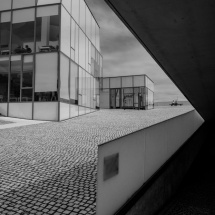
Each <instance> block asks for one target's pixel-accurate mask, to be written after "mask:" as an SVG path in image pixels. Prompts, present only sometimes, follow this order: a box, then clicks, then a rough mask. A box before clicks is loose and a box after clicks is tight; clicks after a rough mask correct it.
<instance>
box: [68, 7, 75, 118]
mask: <svg viewBox="0 0 215 215" xmlns="http://www.w3.org/2000/svg"><path fill="white" fill-rule="evenodd" d="M71 6H72V3H71ZM69 15H70V32H69V33H70V58H69V80H68V81H69V83H68V88H69V89H68V90H69V118H70V116H71V113H70V111H71V108H70V105H71V104H70V103H71V101H70V96H71V95H70V88H71V83H70V78H71V48H72V33H71V31H72V17H71V8H70V13H69ZM72 49H73V48H72ZM74 59H75V54H74Z"/></svg>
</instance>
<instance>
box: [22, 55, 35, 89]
mask: <svg viewBox="0 0 215 215" xmlns="http://www.w3.org/2000/svg"><path fill="white" fill-rule="evenodd" d="M33 67H34V65H33V56H25V57H24V62H23V72H22V88H25V87H32V82H33Z"/></svg>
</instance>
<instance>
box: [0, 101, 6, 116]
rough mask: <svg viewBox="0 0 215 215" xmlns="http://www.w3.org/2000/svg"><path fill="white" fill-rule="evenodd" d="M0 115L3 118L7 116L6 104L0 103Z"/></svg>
mask: <svg viewBox="0 0 215 215" xmlns="http://www.w3.org/2000/svg"><path fill="white" fill-rule="evenodd" d="M0 113H1V115H3V116H7V103H0Z"/></svg>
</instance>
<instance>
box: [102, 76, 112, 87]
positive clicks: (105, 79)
mask: <svg viewBox="0 0 215 215" xmlns="http://www.w3.org/2000/svg"><path fill="white" fill-rule="evenodd" d="M102 80H103V83H102V84H103V88H110V86H109V78H103V79H102Z"/></svg>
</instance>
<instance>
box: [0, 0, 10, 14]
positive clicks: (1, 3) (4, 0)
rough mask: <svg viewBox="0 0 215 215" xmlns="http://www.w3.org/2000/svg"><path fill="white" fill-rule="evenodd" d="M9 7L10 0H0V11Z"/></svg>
mask: <svg viewBox="0 0 215 215" xmlns="http://www.w3.org/2000/svg"><path fill="white" fill-rule="evenodd" d="M10 9H11V0H0V11H2V10H10Z"/></svg>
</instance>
